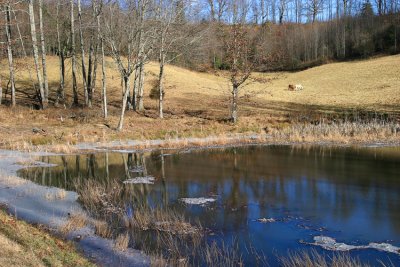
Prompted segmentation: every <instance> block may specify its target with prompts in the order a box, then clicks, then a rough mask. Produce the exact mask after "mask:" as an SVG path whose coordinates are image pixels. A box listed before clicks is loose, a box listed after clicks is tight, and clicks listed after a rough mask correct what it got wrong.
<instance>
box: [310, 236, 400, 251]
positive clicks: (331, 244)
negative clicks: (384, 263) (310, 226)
mask: <svg viewBox="0 0 400 267" xmlns="http://www.w3.org/2000/svg"><path fill="white" fill-rule="evenodd" d="M309 244H310V245H315V246H320V247H322V248H324V249H327V250H333V251H349V250H353V249H376V250H380V251H384V252H391V253H395V254H397V255H400V247H396V246H393V245H391V244H388V243H369V244H368V245H364V246H362V245H361V246H356V245H348V244H345V243H339V242H336V240H335V239H334V238H332V237H328V236H315V237H314V243H309Z"/></svg>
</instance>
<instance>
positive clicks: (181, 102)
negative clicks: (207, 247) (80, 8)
mask: <svg viewBox="0 0 400 267" xmlns="http://www.w3.org/2000/svg"><path fill="white" fill-rule="evenodd" d="M30 63H31V62H28V63H27V62H26V61H24V60H17V64H16V65H17V77H16V79H17V81H16V85H17V103H18V107H17V108H14V109H9V108H7V107H4V105H3V107H1V108H0V111H1V114H0V137H1V140H2V142H1V145H2V146H3V147H10V146H11V147H14V148H21V147H22V148H23V146H25V145H30V144H33V145H40V144H55V143H57V144H60V143H76V142H81V141H108V140H118V139H142V140H143V139H155V138H161V139H166V138H167V139H168V138H175V137H189V136H194V137H204V136H208V135H226V134H230V133H262V132H264V130H265V129H266V127H267V128H276V129H282V128H285V127H288V126H290V125H293V123H295V122H298V121H299V120H301V119H302V118H306V120H307V121H313V120H321V118H325V117H329V116H332V114H333V115H335V114H338V113H339V114H342V115H341V116H345V115H343V114H348V115H352V114H353V115H354V114H364V113H366V112H368V113H369V114H375V113H377V114H383V113H385V114H389V116H392V117H395V118H398V117H399V114H400V74H399V73H400V55H395V56H385V57H379V58H374V59H370V60H365V61H352V62H343V63H332V64H327V65H323V66H320V67H315V68H311V69H308V70H304V71H300V72H295V73H289V72H277V73H266V74H264V73H253V74H252V76H251V78H250V79H249V81H248V82H247V84H245V85H244V86H243V88H241V91H240V100H239V123H238V124H236V125H233V124H231V123H229V122H227V120H226V119H227V118H228V117H229V99H230V91H229V89H230V87H229V82H228V79H227V77H226V76H227V73H224V72H216V73H199V72H194V71H190V70H187V69H183V68H179V67H176V66H168V67H167V68H166V82H165V84H166V90H165V92H166V97H165V105H164V106H165V113H166V114H165V115H166V118H165V119H164V120H160V119H158V118H157V102H156V101H155V100H152V99H150V98H149V96H148V95H149V91H150V87H151V84H152V82H153V81H154V80H155V79H156V78H157V73H158V67H157V64H156V63H149V64H148V65H146V86H145V99H144V104H145V108H146V111H145V112H144V113H136V112H133V111H129V112H127V115H126V121H125V128H124V130H123V131H122V132H121V133H117V132H115V131H114V130H113V129H112V128H113V127H116V125H117V122H118V114H119V112H120V108H119V107H120V103H121V94H122V93H121V87H120V83H121V82H120V78H119V74H118V72H117V70H116V68H115V65H114V63H113V61H112V59H111V58H108V59H107V87H108V93H109V105H110V107H109V108H110V118H109V119H108V120H107V121H104V120H103V119H102V118H101V110H100V105H101V103H100V89H96V91H95V95H94V99H95V105H94V108H92V109H90V110H89V109H80V108H74V109H68V108H67V109H64V108H63V107H61V108H60V107H59V108H54V107H50V108H49V109H47V110H45V111H37V110H34V105H35V104H36V102H35V101H33V100H32V99H33V96H34V92H33V90H32V82H31V80H30V78H29V72H28V69H29V68H28V66H29V65H30ZM2 66H4V67H2V68H1V69H0V75H2V78H3V91H6V85H7V84H6V82H7V81H8V73H7V71H8V70H7V67H6V66H7V63H6V62H5V61H3V62H2ZM48 66H49V67H48V68H49V85H50V91H51V93H50V101H54V99H55V97H56V90H57V87H58V81H59V72H58V59H57V58H56V57H48ZM79 73H80V72H79ZM67 74H68V76H67V78H66V81H67V83H66V89H67V106H69V105H70V104H71V102H72V91H71V84H70V78H69V76H70V63H69V62H67ZM32 76H33V77H34V73H33V68H32ZM100 79H101V75H100V74H99V75H98V81H97V88H100V85H101V81H100ZM78 84H79V85H80V86H81V85H82V81H81V77H80V76H78ZM288 84H302V85H303V86H304V90H302V91H289V90H287V87H288ZM80 93H81V96H80V101H81V103H82V102H83V91H82V89H80ZM96 100H98V101H96ZM7 101H9V96H7V99H5V97H4V95H3V103H4V102H5V104H7ZM346 116H347V115H346ZM105 124H107V125H108V126H110V127H108V126H105ZM33 127H36V128H39V129H43V131H42V132H41V133H39V134H37V133H36V134H33V133H32V128H33Z"/></svg>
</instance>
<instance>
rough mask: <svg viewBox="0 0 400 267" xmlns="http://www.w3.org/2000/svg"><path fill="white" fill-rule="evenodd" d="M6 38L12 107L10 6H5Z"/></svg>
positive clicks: (13, 82)
mask: <svg viewBox="0 0 400 267" xmlns="http://www.w3.org/2000/svg"><path fill="white" fill-rule="evenodd" d="M5 15H6V36H7V55H8V68H9V70H10V84H11V105H12V106H13V107H14V106H15V104H16V100H15V77H14V76H15V70H14V60H13V54H12V46H11V7H10V4H8V5H7V6H6V14H5Z"/></svg>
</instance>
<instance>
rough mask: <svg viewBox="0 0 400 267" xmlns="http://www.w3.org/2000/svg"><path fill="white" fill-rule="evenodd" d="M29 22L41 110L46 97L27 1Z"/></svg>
mask: <svg viewBox="0 0 400 267" xmlns="http://www.w3.org/2000/svg"><path fill="white" fill-rule="evenodd" d="M28 3H29V5H28V8H29V22H30V28H31V39H32V49H33V60H34V63H35V70H36V76H37V80H38V83H39V94H38V95H39V98H40V105H41V107H42V109H45V108H47V102H46V101H45V99H46V96H45V92H44V88H43V80H42V74H41V72H40V66H39V51H38V46H37V37H36V25H35V13H34V11H33V0H29V2H28Z"/></svg>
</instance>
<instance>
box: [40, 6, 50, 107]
mask: <svg viewBox="0 0 400 267" xmlns="http://www.w3.org/2000/svg"><path fill="white" fill-rule="evenodd" d="M39 29H40V43H41V46H42V70H43V82H44V84H43V85H44V100H43V102H44V103H45V105H46V106H47V105H48V102H49V82H48V79H47V66H46V43H45V37H44V29H43V0H39Z"/></svg>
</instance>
